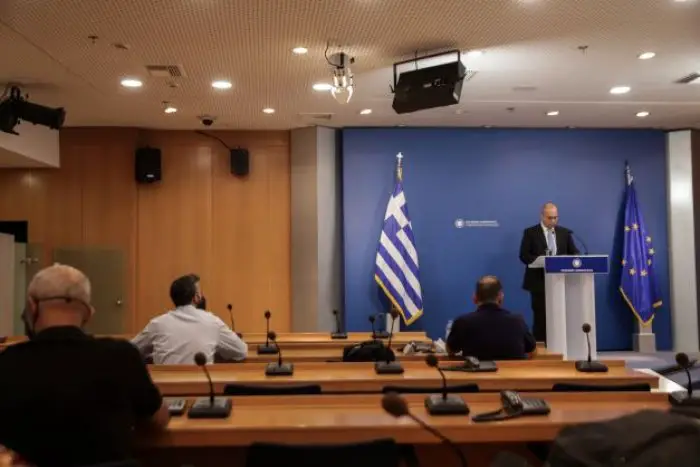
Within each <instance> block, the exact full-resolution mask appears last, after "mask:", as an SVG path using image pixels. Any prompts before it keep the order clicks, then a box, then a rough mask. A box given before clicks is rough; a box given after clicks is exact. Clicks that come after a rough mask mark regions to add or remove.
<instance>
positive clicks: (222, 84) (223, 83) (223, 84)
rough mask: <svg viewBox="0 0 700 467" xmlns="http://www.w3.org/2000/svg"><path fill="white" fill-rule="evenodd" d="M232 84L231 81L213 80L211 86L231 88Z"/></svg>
mask: <svg viewBox="0 0 700 467" xmlns="http://www.w3.org/2000/svg"><path fill="white" fill-rule="evenodd" d="M231 86H233V85H232V84H231V81H223V80H219V81H212V83H211V87H213V88H214V89H231Z"/></svg>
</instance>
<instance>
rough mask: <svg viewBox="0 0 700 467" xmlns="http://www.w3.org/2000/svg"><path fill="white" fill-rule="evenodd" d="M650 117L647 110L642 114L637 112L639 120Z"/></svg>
mask: <svg viewBox="0 0 700 467" xmlns="http://www.w3.org/2000/svg"><path fill="white" fill-rule="evenodd" d="M648 116H649V112H647V111H646V110H642V111H641V112H637V117H639V118H644V117H648Z"/></svg>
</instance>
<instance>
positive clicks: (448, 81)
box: [391, 50, 468, 114]
mask: <svg viewBox="0 0 700 467" xmlns="http://www.w3.org/2000/svg"><path fill="white" fill-rule="evenodd" d="M453 54H454V55H455V56H456V58H457V60H456V61H452V62H448V63H444V60H441V59H443V58H445V57H446V56H448V55H453ZM420 62H423V63H424V64H428V63H431V62H432V63H439V64H436V65H433V66H425V67H423V68H418V64H419V63H420ZM409 63H412V64H415V66H416V68H417V69H415V70H410V71H406V72H403V73H400V74H399V73H398V72H397V68H398V67H399V66H401V65H405V64H409ZM467 74H468V73H467V69H466V67H465V66H464V64H463V63H462V54H461V52H460V51H459V50H452V51H449V52H443V53H439V54H434V55H428V56H425V57H419V58H414V59H411V60H406V61H403V62H397V63H394V87H393V88H392V89H391V90H392V92H393V93H394V101H393V103H392V105H391V106H392V107H393V109H394V110H395V111H396V113H397V114H405V113H411V112H416V111H418V110H425V109H432V108H435V107H446V106H448V105H454V104H458V103H459V99H460V97H461V95H462V84H463V83H464V78H465V77H466V76H467ZM397 75H398V80H397Z"/></svg>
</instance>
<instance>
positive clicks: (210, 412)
mask: <svg viewBox="0 0 700 467" xmlns="http://www.w3.org/2000/svg"><path fill="white" fill-rule="evenodd" d="M194 362H195V363H196V364H197V366H198V367H200V368H202V370H204V374H205V375H206V377H207V381H209V397H199V398H197V400H195V401H194V404H192V407H190V410H189V411H188V412H187V416H188V417H189V418H226V417H228V416H229V415H231V399H229V398H228V397H214V383H212V381H211V376H210V375H209V370H207V357H206V356H205V355H204V354H203V353H202V352H197V353H196V354H195V355H194Z"/></svg>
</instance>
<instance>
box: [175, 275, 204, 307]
mask: <svg viewBox="0 0 700 467" xmlns="http://www.w3.org/2000/svg"><path fill="white" fill-rule="evenodd" d="M193 276H194V274H188V275H186V276H182V277H178V278H177V279H175V280H174V281H173V283H172V284H171V285H170V299H171V300H172V301H173V304H174V305H175V306H176V307H177V306H185V305H191V304H192V300H194V296H195V295H197V282H199V280H195V277H196V276H195V277H193ZM197 279H199V278H197Z"/></svg>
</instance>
